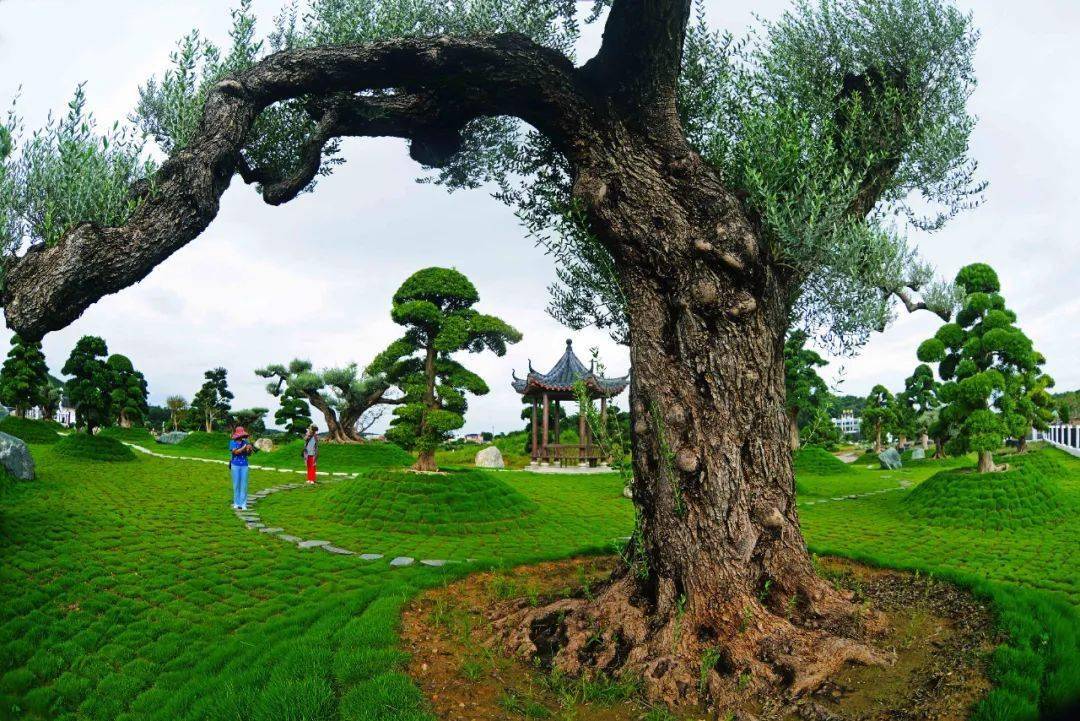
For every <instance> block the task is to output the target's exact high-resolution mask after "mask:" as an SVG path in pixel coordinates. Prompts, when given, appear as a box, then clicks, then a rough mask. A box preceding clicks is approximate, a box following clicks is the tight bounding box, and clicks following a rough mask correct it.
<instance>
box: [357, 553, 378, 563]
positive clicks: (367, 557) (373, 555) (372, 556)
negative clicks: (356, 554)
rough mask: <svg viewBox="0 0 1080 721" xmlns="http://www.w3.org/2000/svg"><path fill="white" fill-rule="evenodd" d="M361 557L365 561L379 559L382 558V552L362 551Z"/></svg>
mask: <svg viewBox="0 0 1080 721" xmlns="http://www.w3.org/2000/svg"><path fill="white" fill-rule="evenodd" d="M360 558H361V559H363V560H365V561H378V560H379V559H380V558H382V554H381V553H361V554H360Z"/></svg>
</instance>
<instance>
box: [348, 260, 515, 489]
mask: <svg viewBox="0 0 1080 721" xmlns="http://www.w3.org/2000/svg"><path fill="white" fill-rule="evenodd" d="M479 300H480V296H479V294H477V292H476V288H475V287H473V284H472V283H470V282H469V279H468V278H466V277H465V276H464V275H462V274H461V273H459V272H457V271H456V270H451V269H449V268H425V269H424V270H420V271H417V272H416V273H413V274H412V275H411V276H409V278H408V279H407V280H406V281H405V282H404V283H402V284H401V287H400V288H398V289H397V292H396V293H394V300H393V310H392V311H391V312H390V317H391V318H393V320H394V322H395V323H397V324H398V325H401V326H405V328H406V331H405V335H404V336H402V337H401V338H399V339H398V340H396V341H394V342H393V343H391V344H390V346H389V347H388V348H387V349H386V350H384V351H383V352H382V353H380V354H379V355H378V356H377V357H376V358H375V360H374V361H372V363H371V365H370V366H369V367H368V373H374V374H380V375H382V376H384V377H385V378H386V380H387V381H388V382H390V383H392V384H394V385H395V386H397V387H398V388H399V389H401V392H402V393H403V394H404V397H403V398H402V404H401V405H399V406H398V407H397V408H395V409H394V419H393V420H392V421H391V422H390V428H389V430H388V431H387V432H386V437H387V438H389V439H390V440H392V441H393V442H395V443H397V444H398V445H399V446H401V447H402V448H405V449H407V450H415V451H416V452H417V458H416V463H415V464H414V465H413V468H415V469H416V470H418V471H434V470H436V468H437V466H436V465H435V449H437V448H438V447H439V446H440V445H441V444H442V443H443V442H444V441H446V440H448V439H450V438H451V436H452V431H454V430H456V429H458V428H461V427H462V426H463V425H465V410H466V409H467V408H468V402H467V401H466V399H465V393H466V392H468V393H472V394H473V395H477V396H481V395H484V394H486V393H487V392H488V387H487V384H486V383H484V380H483V379H482V378H480V376H478V375H476V374H475V373H473V372H472V371H470V370H468V369H466V368H465V366H463V365H461V364H460V363H458V362H457V361H456V360H454V359H453V358H451V355H452V354H453V353H457V352H459V351H467V352H469V353H480V352H482V351H484V350H490V351H492V352H493V353H495V355H500V356H501V355H505V354H506V344H507V343H517V342H518V341H519V340H521V333H518V332H517V331H516V330H514V328H512V327H511V326H509V325H507V324H506V323H505V322H503V321H502V320H500V319H498V318H496V317H494V316H490V315H483V314H481V313H478V312H477V311H475V310H473V306H474V305H475V304H476V303H477V301H479Z"/></svg>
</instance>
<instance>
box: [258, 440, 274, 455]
mask: <svg viewBox="0 0 1080 721" xmlns="http://www.w3.org/2000/svg"><path fill="white" fill-rule="evenodd" d="M254 445H255V447H256V448H258V449H259V450H260V451H264V452H267V453H269V452H270V451H272V450H274V442H273V441H272V440H270V439H269V438H258V439H256V441H255V444H254Z"/></svg>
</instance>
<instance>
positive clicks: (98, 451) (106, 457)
mask: <svg viewBox="0 0 1080 721" xmlns="http://www.w3.org/2000/svg"><path fill="white" fill-rule="evenodd" d="M53 450H54V451H55V452H56V453H57V454H58V455H61V456H66V457H68V458H82V459H85V460H88V461H110V462H111V461H134V460H135V453H134V452H132V450H131V449H130V448H128V447H127V446H125V445H124V444H123V443H121V442H120V441H118V440H116V439H115V438H109V437H108V436H101V435H97V436H94V435H90V434H89V433H72V434H71V435H70V436H65V437H64V438H61V439H60V441H59V442H58V443H57V444H56V445H55V446H53Z"/></svg>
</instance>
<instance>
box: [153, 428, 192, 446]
mask: <svg viewBox="0 0 1080 721" xmlns="http://www.w3.org/2000/svg"><path fill="white" fill-rule="evenodd" d="M187 436H188V434H187V433H185V432H184V431H169V432H168V433H162V434H161V435H160V436H158V438H157V442H158V443H165V444H167V445H170V446H175V445H176V444H177V443H179V442H180V441H182V440H184V439H185V438H187Z"/></svg>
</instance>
